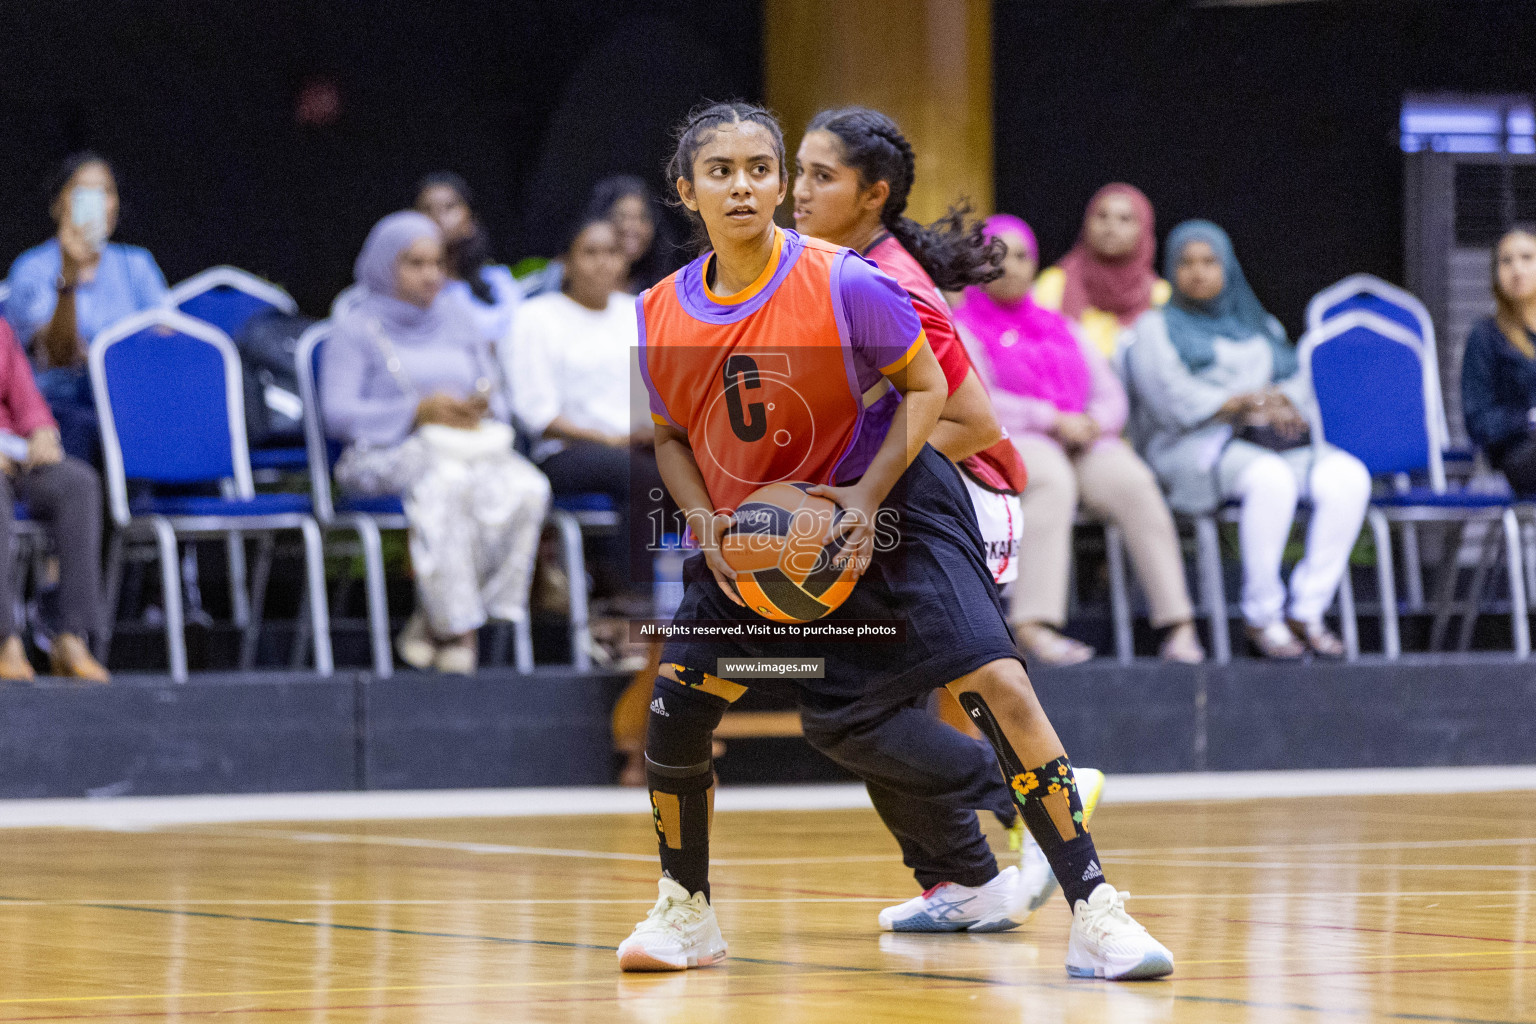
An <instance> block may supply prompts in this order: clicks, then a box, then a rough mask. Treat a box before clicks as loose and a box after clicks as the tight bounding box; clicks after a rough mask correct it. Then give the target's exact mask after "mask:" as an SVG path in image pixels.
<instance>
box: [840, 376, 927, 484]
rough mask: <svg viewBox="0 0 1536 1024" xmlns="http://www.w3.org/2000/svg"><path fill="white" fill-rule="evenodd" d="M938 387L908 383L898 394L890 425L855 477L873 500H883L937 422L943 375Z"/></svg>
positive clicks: (920, 449)
mask: <svg viewBox="0 0 1536 1024" xmlns="http://www.w3.org/2000/svg"><path fill="white" fill-rule="evenodd" d="M939 381H940V383H939V386H938V387H927V388H923V387H911V388H908V390H907V392H906V394H904V395H902V398H901V404H900V405H898V406H897V407H896V415H895V416H893V417H891V427H890V429H889V430H887V431H886V434H885V440H884V441H883V442H881V444H880V448H879V450H878V451H876V452H875V457H874V458H873V459H872V460H871V461H870V463H869V468H868V469H866V470H865V471H864V476H863V477H862V478H861V479H860V480H859V486H860V487H864V488H867V489H868V491H869V493H870V494H871V495H872V496H873V498H874V504H879V503H880V502H882V501H884V500H885V496H886V495H887V494H890V493H891V488H892V487H895V486H896V481H897V480H900V479H901V474H903V473H905V472H906V471H907V467H908V466H910V465H912V460H913V459H915V458H917V456H918V453H919V452H921V451H922V450H923V445H925V444H927V443H928V440H929V437H930V436H931V435H932V434H933V428H934V427H935V426H936V425H937V424H938V422H939V412H940V411H941V410H942V409H943V408H944V397H945V396H944V388H943V377H940V378H939Z"/></svg>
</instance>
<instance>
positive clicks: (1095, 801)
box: [1008, 768, 1104, 919]
mask: <svg viewBox="0 0 1536 1024" xmlns="http://www.w3.org/2000/svg"><path fill="white" fill-rule="evenodd" d="M1073 774H1074V775H1076V776H1077V796H1078V799H1079V800H1081V801H1082V802H1083V828H1087V827H1088V819H1089V818H1092V817H1093V812H1094V809H1095V808H1097V807H1098V806H1099V797H1101V796H1103V795H1104V773H1103V772H1101V771H1099V770H1098V769H1097V768H1077V769H1074V771H1073ZM1008 848H1009V849H1010V850H1017V851H1018V852H1019V889H1020V890H1021V891H1022V892H1023V893H1024V895H1025V896H1026V897H1027V901H1026V903H1025V908H1026V909H1025V911H1024V913H1025V915H1026V919H1027V917H1028V916H1029V915H1032V914H1034V912H1035V911H1037V910H1039V909H1040V908H1041V907H1043V906H1045V905H1046V903H1047V902H1049V901H1050V898H1051V896H1052V895H1053V894H1054V893H1055V892H1056V888H1057V883H1056V874H1055V872H1053V871H1052V870H1051V862H1050V861H1048V860H1046V859H1045V851H1044V850H1042V849H1040V844H1039V843H1037V842H1035V837H1034V836H1032V835H1030V834H1029V829H1027V828H1025V827H1024V815H1022V814H1020V815H1019V816H1018V817H1017V818H1015V819H1013V825H1012V826H1010V827H1009V829H1008Z"/></svg>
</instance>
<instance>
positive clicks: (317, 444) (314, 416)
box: [293, 320, 336, 523]
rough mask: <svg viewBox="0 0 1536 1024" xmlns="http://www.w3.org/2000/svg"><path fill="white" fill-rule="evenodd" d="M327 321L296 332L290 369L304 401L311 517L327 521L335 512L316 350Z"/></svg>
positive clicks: (322, 342)
mask: <svg viewBox="0 0 1536 1024" xmlns="http://www.w3.org/2000/svg"><path fill="white" fill-rule="evenodd" d="M331 326H332V325H331V321H329V320H321V321H320V322H319V323H317V324H314V325H312V326H311V327H310V328H309V330H307V331H305V332H304V333H303V334H301V335H299V343H298V345H297V346H296V347H295V348H294V352H293V361H294V372H295V373H296V374H297V375H298V378H299V398H300V399H301V400H302V401H303V403H304V450H305V452H306V454H307V455H308V456H309V487H310V491H311V492H312V493H313V496H314V501H315V517H316V518H317V519H319V520H320V521H321V522H322V523H329V522H330V521H331V519H332V517H333V516H334V515H335V514H336V509H335V506H334V505H333V504H332V503H331V461H332V445H331V442H330V440H329V439H328V438H327V437H326V436H325V415H324V412H323V411H322V410H321V408H320V352H321V349H322V348H323V347H324V345H325V342H326V340H327V339H328V338H330V336H331Z"/></svg>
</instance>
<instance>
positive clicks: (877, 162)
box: [805, 107, 1005, 291]
mask: <svg viewBox="0 0 1536 1024" xmlns="http://www.w3.org/2000/svg"><path fill="white" fill-rule="evenodd" d="M805 130H806V133H807V134H809V133H810V132H814V131H824V132H830V133H832V135H834V136H836V138H837V140H838V142H839V143H840V144H841V146H842V150H843V153H842V156H843V162H844V163H846V164H847V165H848V166H849V167H852V168H853V169H854V170H856V171H858V172H859V184H860V185H861V186H862V187H863V188H868V187H869V186H871V185H873V184H874V183H875V182H877V181H883V182H885V183H886V184H887V185H889V186H890V189H891V194H890V196H889V197H888V198H887V199H886V201H885V206H884V207H882V208H881V210H880V224H881V226H882V227H884V228H885V230H887V231H889V232H890V233H891V234H892V235H894V236H895V238H896V240H897V241H898V242H900V243H901V246H902V248H904V249H906V250H907V252H909V253H911V254H912V257H913V258H914V259H915V260H917V262H918V263H919V264H921V266H922V268H923V270H924V271H926V272H927V274H928V276H929V277H931V278H933V283H934V284H936V285H938V286H939V287H940V288H941V289H943V290H944V291H959V290H960V289H962V288H964V287H966V286H967V285H973V284H986V283H987V282H988V281H994V280H996V279H997V278H998V277H1000V276H1002V273H1003V269H1002V263H1003V255H1004V251H1005V250H1004V248H1003V245H1002V243H1001V242H999V241H996V240H992V241H988V240H987V239H986V237H985V236H984V235H983V234H982V225H981V223H980V222H979V221H978V222H975V223H972V224H971V225H970V226H967V225H966V222H965V218H966V215H967V214H969V213H970V212H971V205H970V203H968V202H965V201H964V200H962V201H961V202H959V203H956V204H955V205H953V206H951V207H950V208H949V212H948V213H946V214H945V215H944V216H942V217H940V218H939V219H938V220H936V221H934V222H933V223H932V224H928V225H926V226H925V225H922V224H919V223H918V222H917V221H915V220H913V219H912V218H910V217H906V216H903V214H904V213H905V212H906V209H907V198H908V196H910V195H911V193H912V181H913V179H914V177H915V176H916V163H917V161H916V159H915V158H914V157H913V155H912V144H911V143H910V142H908V141H907V137H906V136H905V135H903V134H902V133H901V129H900V128H898V127H896V122H895V121H892V120H891V119H890V118H889V117H887V116H885V115H884V114H882V113H880V112H879V111H878V110H870V109H869V108H868V107H840V108H838V109H836V110H823V111H822V112H821V113H819V114H817V115H816V116H815V117H813V118H812V119H811V123H810V124H809V125H808V126H806V129H805Z"/></svg>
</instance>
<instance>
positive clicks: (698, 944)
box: [619, 877, 726, 971]
mask: <svg viewBox="0 0 1536 1024" xmlns="http://www.w3.org/2000/svg"><path fill="white" fill-rule="evenodd" d="M658 888H659V890H660V898H658V899H657V900H656V905H655V906H654V907H652V908H651V912H650V913H649V914H647V915H646V917H645V920H644V921H641V922H640V923H639V924H637V925H635V930H634V931H633V932H631V933H630V935H629V938H627V939H625V940H624V941H623V942H621V943H619V969H620V970H623V971H686V970H687V969H688V968H690V967H708V966H709V965H710V964H717V963H719V962H720V961H721V960H724V959H725V952H726V950H725V939H723V938H721V937H720V925H719V924H718V923H717V922H716V921H715V908H714V907H711V906H710V905H709V901H708V900H706V899H705V898H704V894H703V893H702V892H696V893H694V894H693V895H692V896H690V895H688V890H686V889H684V888H683V887H682V886H680V885H678V884H677V883H676V882H674V881H672V879H670V878H665V877H664V878H662V880H661V882H660V884H659V886H658Z"/></svg>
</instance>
